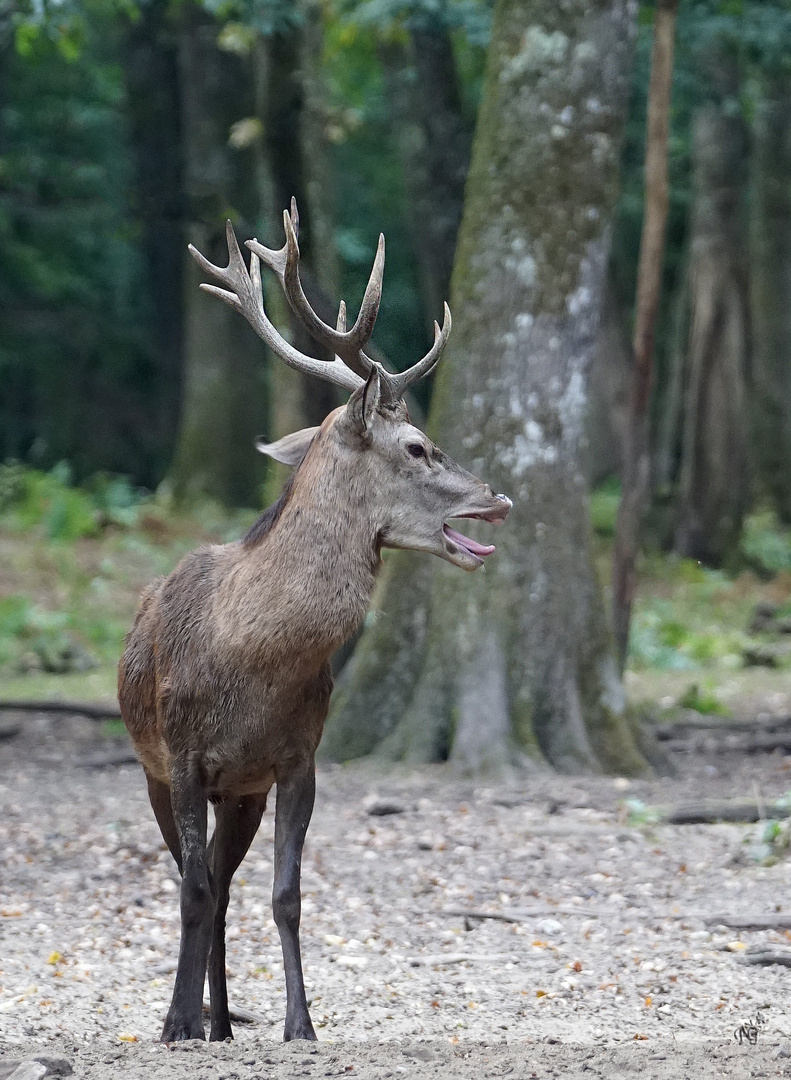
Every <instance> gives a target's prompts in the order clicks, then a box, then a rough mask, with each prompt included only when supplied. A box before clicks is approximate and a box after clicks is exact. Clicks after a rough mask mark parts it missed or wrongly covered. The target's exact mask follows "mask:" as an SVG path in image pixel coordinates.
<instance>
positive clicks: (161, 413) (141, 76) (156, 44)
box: [122, 0, 186, 461]
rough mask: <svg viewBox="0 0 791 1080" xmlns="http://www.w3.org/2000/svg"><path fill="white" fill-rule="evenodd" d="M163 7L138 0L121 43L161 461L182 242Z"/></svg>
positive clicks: (177, 328)
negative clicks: (148, 300)
mask: <svg viewBox="0 0 791 1080" xmlns="http://www.w3.org/2000/svg"><path fill="white" fill-rule="evenodd" d="M168 7H169V4H168V0H155V2H154V3H151V4H143V5H141V7H140V8H139V9H138V12H137V18H136V19H135V20H134V21H130V23H129V26H128V28H127V30H126V34H125V38H124V42H123V48H122V62H123V67H124V79H125V83H126V89H127V100H128V115H129V121H130V126H131V130H132V146H133V149H134V155H135V185H134V192H133V199H134V210H135V213H136V215H137V217H138V219H139V221H140V224H141V227H142V228H141V231H142V236H141V241H142V249H143V254H144V258H145V262H146V280H147V284H148V290H147V291H148V295H149V296H150V298H151V317H150V320H149V326H148V334H149V335H150V348H151V352H152V354H153V358H154V363H155V366H156V384H157V387H156V398H155V400H156V418H155V423H156V428H157V442H158V445H159V447H160V452H161V453H162V455H163V458H164V460H165V461H167V460H169V459H170V458H171V457H172V455H173V451H174V442H175V433H176V431H177V430H178V420H179V407H180V400H181V376H182V353H183V310H182V306H183V305H182V302H183V295H184V280H183V279H184V249H185V246H186V240H185V221H184V210H185V206H184V186H183V181H184V177H183V157H182V139H181V115H180V107H179V65H178V36H177V32H176V25H175V23H174V20H173V18H172V17H171V16H170V15H169V13H168Z"/></svg>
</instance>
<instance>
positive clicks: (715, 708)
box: [678, 683, 730, 716]
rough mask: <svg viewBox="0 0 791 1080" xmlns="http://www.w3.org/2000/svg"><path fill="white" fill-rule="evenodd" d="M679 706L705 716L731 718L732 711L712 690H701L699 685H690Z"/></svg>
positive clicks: (680, 699)
mask: <svg viewBox="0 0 791 1080" xmlns="http://www.w3.org/2000/svg"><path fill="white" fill-rule="evenodd" d="M678 705H679V707H680V708H682V709H692V710H693V711H694V712H698V713H702V714H703V715H704V716H730V710H729V709H728V708H726V706H725V705H723V703H722V702H721V701H720V699H719V698H718V697H717V695H716V694H713V693H712V692H711V691H710V690H701V688H700V686H699V685H698V683H690V685H689V686H688V687H687V689H686V690H685V691H684V693H683V694H682V695H681V697H680V698H679V699H678Z"/></svg>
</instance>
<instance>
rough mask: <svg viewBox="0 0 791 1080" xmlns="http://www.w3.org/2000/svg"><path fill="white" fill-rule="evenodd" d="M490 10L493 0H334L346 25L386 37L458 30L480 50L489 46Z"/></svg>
mask: <svg viewBox="0 0 791 1080" xmlns="http://www.w3.org/2000/svg"><path fill="white" fill-rule="evenodd" d="M492 7H493V3H492V0H337V9H338V11H339V13H340V14H341V16H342V17H343V19H344V22H345V23H346V24H347V25H356V26H360V27H373V28H375V29H376V30H378V31H379V32H380V33H385V34H388V35H393V34H395V33H397V32H398V30H412V29H419V30H422V29H425V28H431V27H434V26H437V25H441V26H445V27H447V28H448V29H450V30H452V31H453V30H456V31H461V33H462V34H463V35H464V37H465V38H466V39H467V40H468V41H469V42H470V44H472V45H474V46H477V47H479V48H486V46H487V45H488V44H489V38H490V36H491V30H492Z"/></svg>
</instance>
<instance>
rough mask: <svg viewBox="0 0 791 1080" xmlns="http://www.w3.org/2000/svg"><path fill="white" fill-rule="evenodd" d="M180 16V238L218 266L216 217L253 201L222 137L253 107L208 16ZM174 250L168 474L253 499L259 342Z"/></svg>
mask: <svg viewBox="0 0 791 1080" xmlns="http://www.w3.org/2000/svg"><path fill="white" fill-rule="evenodd" d="M183 18H184V24H183V28H182V29H181V31H180V38H179V71H180V86H181V117H182V119H181V130H182V138H183V146H184V191H185V203H186V214H187V228H186V233H187V237H186V238H187V239H188V240H189V241H190V242H191V243H192V244H194V245H195V247H197V248H198V250H199V251H201V252H203V254H204V255H206V257H207V258H209V259H211V261H212V262H214V263H218V264H219V265H221V266H224V265H225V264H226V262H227V260H228V254H227V249H226V243H225V220H226V218H228V217H230V218H232V219H233V220H235V221H236V222H237V226H238V223H240V222H241V223H242V226H243V225H244V223H245V222H247V223H252V222H253V221H254V220H255V219H256V217H257V210H258V203H257V199H256V185H255V182H254V153H253V149H252V147H250V146H244V147H239V148H237V147H235V146H234V145H233V141H232V139H231V132H232V128H233V125H234V124H235V123H237V122H238V121H240V120H244V119H246V118H249V117H250V116H251V114H252V112H253V101H252V97H251V94H250V85H251V80H250V77H249V71H248V67H249V59H248V58H246V57H242V56H239V55H236V54H234V53H231V52H227V51H222V50H221V49H220V48H219V47H218V45H217V34H218V30H219V27H218V24H216V23H215V22H214V20H212V19H210V18H209V17H208V16H206V15H205V14H203V13H202V12H201V11H200V10H198V9H197V8H188V9H187V10H186V12H185V13H184V15H183ZM247 235H249V233H248V234H247ZM241 238H242V239H246V236H244V235H242V237H241ZM183 257H184V260H185V263H184V266H185V273H184V394H183V403H182V413H181V424H180V428H179V435H178V440H177V448H176V454H175V458H174V461H173V464H172V466H171V470H170V475H169V481H170V483H171V485H172V490H173V494H174V496H175V497H176V498H177V499H178V500H180V501H184V500H189V499H191V498H194V497H209V498H213V499H217V500H218V501H220V502H222V503H225V504H229V505H246V506H250V505H255V504H256V503H257V502H258V501H259V499H260V487H261V484H262V482H263V475H264V467H263V462H262V460H261V458H260V456H259V455H257V454H256V453H255V450H254V447H253V444H254V441H255V437H256V435H258V434H259V433H260V431H261V428H262V420H263V417H264V415H265V400H266V399H265V372H264V364H263V363H262V359H263V357H262V353H263V348H262V346H261V343H260V342H259V340H258V338H257V337H256V336H255V334H254V333H253V331H252V330H251V329H250V328H249V327H248V325H247V324H246V322H245V321H244V319H241V318H240V317H239V316H238V315H237V314H236V312H234V311H233V310H232V309H231V308H229V307H228V306H227V305H225V304H221V303H218V302H217V300H216V299H215V298H214V297H212V296H207V295H206V294H205V293H202V292H200V291H199V289H198V285H199V284H200V282H201V280H202V278H201V275H200V271H199V270H198V267H197V266H196V265H195V263H194V262H193V260H192V258H191V257H190V256H189V254H188V253H187V252H186V251H184V253H183Z"/></svg>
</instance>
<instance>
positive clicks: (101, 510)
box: [0, 462, 143, 543]
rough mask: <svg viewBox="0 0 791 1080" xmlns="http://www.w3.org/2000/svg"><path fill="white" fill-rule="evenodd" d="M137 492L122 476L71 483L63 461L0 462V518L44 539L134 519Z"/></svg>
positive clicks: (77, 536)
mask: <svg viewBox="0 0 791 1080" xmlns="http://www.w3.org/2000/svg"><path fill="white" fill-rule="evenodd" d="M142 497H143V496H142V494H141V493H140V492H137V491H135V490H134V488H132V486H131V485H130V483H129V481H128V480H127V479H126V478H125V477H113V476H107V475H102V474H99V475H97V476H95V477H94V478H93V479H92V480H91V481H90V484H89V485H88V487H87V488H84V489H83V488H78V487H74V486H73V485H72V472H71V469H70V467H69V465H68V464H67V463H66V462H59V463H58V464H57V465H56V466H55V467H54V468H53V469H52V470H51V471H50V472H42V471H40V470H38V469H29V468H27V467H25V466H23V465H20V464H18V463H16V462H11V463H9V464H7V465H0V519H2V521H3V523H4V524H5V525H6V527H8V528H11V529H14V530H16V531H19V532H28V531H29V532H32V533H35V534H37V535H39V536H41V537H43V538H45V539H47V540H54V541H63V542H67V543H68V542H69V541H73V540H79V539H80V538H81V537H88V536H96V535H98V533H99V532H100V530H101V529H102V527H103V526H106V525H118V526H125V527H129V526H131V525H134V524H135V523H136V522H137V520H138V516H139V513H140V507H141V500H142Z"/></svg>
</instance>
